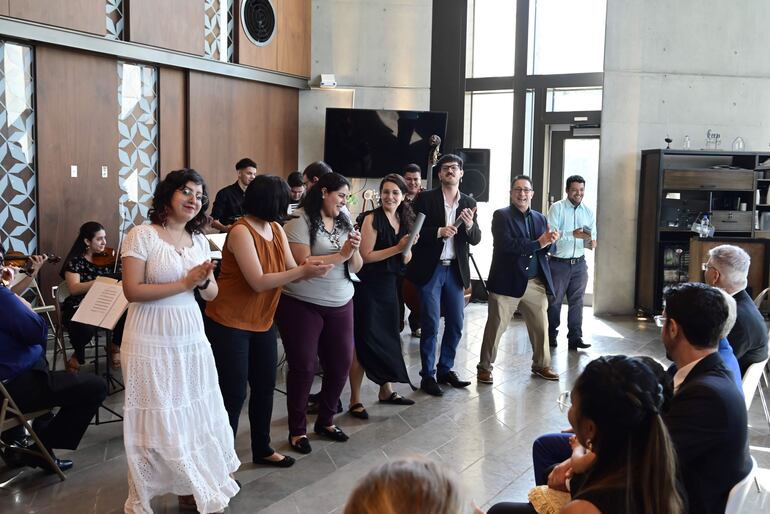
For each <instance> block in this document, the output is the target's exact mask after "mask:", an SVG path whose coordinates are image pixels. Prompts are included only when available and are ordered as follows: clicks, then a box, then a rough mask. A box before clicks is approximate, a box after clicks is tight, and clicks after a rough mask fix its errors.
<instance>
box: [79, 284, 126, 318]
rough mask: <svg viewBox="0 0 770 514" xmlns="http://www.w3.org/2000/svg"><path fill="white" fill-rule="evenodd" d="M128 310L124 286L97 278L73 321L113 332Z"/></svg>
mask: <svg viewBox="0 0 770 514" xmlns="http://www.w3.org/2000/svg"><path fill="white" fill-rule="evenodd" d="M127 308H128V300H126V297H125V296H124V295H123V286H122V285H121V284H120V282H118V281H117V280H115V279H112V278H107V277H97V279H96V280H95V281H94V285H92V286H91V289H89V290H88V293H86V297H85V298H83V301H82V302H80V305H79V306H78V309H77V310H76V311H75V315H74V316H72V321H77V322H78V323H83V324H85V325H93V326H95V327H101V328H106V329H107V330H112V329H113V328H115V325H116V324H117V322H118V320H119V319H120V317H121V316H122V315H123V313H124V312H126V309H127Z"/></svg>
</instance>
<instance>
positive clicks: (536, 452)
mask: <svg viewBox="0 0 770 514" xmlns="http://www.w3.org/2000/svg"><path fill="white" fill-rule="evenodd" d="M571 436H572V434H565V433H558V434H545V435H541V436H540V437H538V438H537V439H535V442H534V443H533V444H532V464H533V466H534V471H535V484H537V485H545V484H547V483H548V474H549V473H550V470H551V468H552V467H553V466H554V465H555V464H561V463H562V462H564V461H565V460H567V459H568V458H570V456H571V455H572V447H570V445H569V438H570V437H571Z"/></svg>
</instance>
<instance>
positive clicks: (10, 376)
mask: <svg viewBox="0 0 770 514" xmlns="http://www.w3.org/2000/svg"><path fill="white" fill-rule="evenodd" d="M0 274H2V275H3V277H4V278H5V279H9V277H11V276H12V272H11V271H10V270H9V269H8V268H4V267H2V266H0ZM47 334H48V326H47V325H46V323H45V321H44V320H43V318H42V317H41V316H40V315H39V314H35V313H34V312H33V311H32V308H31V307H30V306H29V304H28V303H27V302H26V301H24V300H23V299H21V298H19V297H18V296H16V295H15V294H13V293H12V292H11V290H10V289H8V288H7V287H5V286H4V285H0V381H2V382H3V385H4V386H5V388H6V389H7V390H8V393H9V394H10V395H11V397H12V398H13V399H14V401H15V402H16V404H17V405H18V406H19V409H21V410H22V412H33V411H38V410H44V409H50V408H52V407H60V408H59V411H58V413H57V414H56V415H55V416H52V417H51V416H49V417H45V418H38V419H36V420H35V421H34V423H33V427H34V429H35V432H37V435H38V437H39V438H40V440H41V442H42V443H43V445H45V446H46V448H48V450H49V451H51V450H52V449H53V448H64V449H70V450H74V449H75V448H77V446H78V444H79V443H80V439H81V438H82V437H83V434H84V433H85V431H86V428H88V423H89V422H90V421H91V418H93V416H94V414H96V410H97V409H98V408H99V405H101V403H102V401H104V398H105V397H106V396H107V384H106V383H105V381H104V380H103V379H102V378H100V377H97V376H95V375H88V374H84V373H81V374H77V375H76V374H72V373H68V372H66V371H53V372H49V371H48V363H47V362H46V359H45V346H46V338H47ZM20 436H21V437H20ZM13 440H16V441H17V443H14V444H12V445H11V446H10V447H9V448H8V449H7V450H6V453H5V458H6V461H7V462H9V463H13V464H19V465H28V466H37V467H44V466H46V463H45V461H43V460H42V459H41V458H38V457H34V456H30V455H29V454H26V453H22V452H18V451H14V450H15V449H17V448H18V447H19V446H22V447H26V448H30V446H29V445H30V444H31V443H29V442H26V441H25V440H24V439H23V431H21V430H20V427H19V428H17V429H12V430H9V431H8V432H6V433H5V434H3V441H6V442H8V441H13ZM33 446H34V445H33ZM51 453H53V452H51ZM54 459H55V462H56V464H57V465H58V466H59V468H60V469H61V470H62V471H64V470H67V469H69V468H71V467H72V461H71V460H67V459H56V458H54Z"/></svg>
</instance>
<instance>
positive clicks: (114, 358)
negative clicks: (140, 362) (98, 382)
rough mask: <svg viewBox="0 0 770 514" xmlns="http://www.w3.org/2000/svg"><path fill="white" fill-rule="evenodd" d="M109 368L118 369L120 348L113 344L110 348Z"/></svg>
mask: <svg viewBox="0 0 770 514" xmlns="http://www.w3.org/2000/svg"><path fill="white" fill-rule="evenodd" d="M110 367H111V368H112V369H120V346H117V345H114V344H113V345H112V346H111V347H110Z"/></svg>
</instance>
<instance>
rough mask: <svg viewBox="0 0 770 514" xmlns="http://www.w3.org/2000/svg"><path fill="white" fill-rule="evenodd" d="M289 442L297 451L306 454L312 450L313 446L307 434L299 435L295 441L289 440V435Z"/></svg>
mask: <svg viewBox="0 0 770 514" xmlns="http://www.w3.org/2000/svg"><path fill="white" fill-rule="evenodd" d="M289 444H290V445H291V447H292V449H294V450H295V451H298V452H299V453H304V454H306V455H307V454H308V453H310V452H312V451H313V448H312V447H311V446H310V440H309V439H308V438H307V436H304V435H303V436H302V437H300V438H299V439H298V440H297V442H296V443H292V442H291V436H289Z"/></svg>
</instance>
